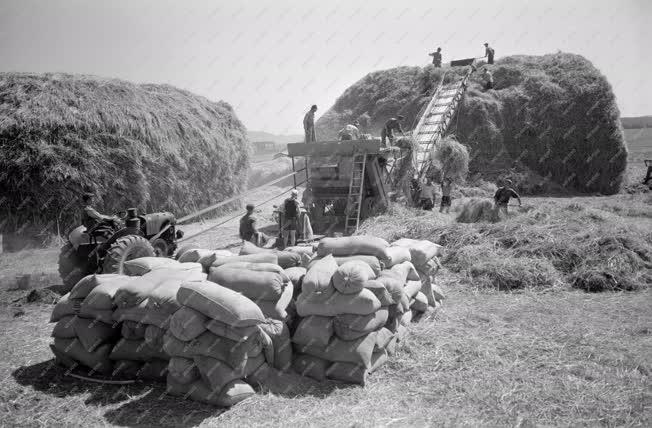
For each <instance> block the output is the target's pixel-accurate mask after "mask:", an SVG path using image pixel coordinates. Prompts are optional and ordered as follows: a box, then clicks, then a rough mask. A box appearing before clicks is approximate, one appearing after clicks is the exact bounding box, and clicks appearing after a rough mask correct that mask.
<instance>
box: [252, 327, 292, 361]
mask: <svg viewBox="0 0 652 428" xmlns="http://www.w3.org/2000/svg"><path fill="white" fill-rule="evenodd" d="M259 327H260V328H261V329H262V330H263V331H264V332H265V333H266V334H267V335H268V336H269V337H270V339H272V347H273V352H274V361H273V362H270V361H268V363H269V364H270V365H271V366H272V367H274V368H275V369H277V370H280V371H283V372H286V371H288V370H290V367H291V366H292V342H290V330H289V329H288V326H287V324H285V323H284V322H282V321H276V320H266V321H265V322H263V323H261V324H260V325H259Z"/></svg>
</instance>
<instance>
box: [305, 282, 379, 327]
mask: <svg viewBox="0 0 652 428" xmlns="http://www.w3.org/2000/svg"><path fill="white" fill-rule="evenodd" d="M308 273H310V272H308ZM306 276H307V275H306ZM378 309H380V302H379V301H378V299H377V298H376V296H374V293H372V292H371V291H369V290H367V289H363V290H361V291H360V292H359V293H357V294H342V293H340V292H338V291H335V290H333V291H332V292H323V293H309V294H306V293H305V292H303V293H301V294H300V295H299V298H298V299H297V313H298V314H299V316H302V317H307V316H309V315H322V316H326V317H334V316H336V315H340V314H357V315H367V314H371V313H373V312H376V311H377V310H378Z"/></svg>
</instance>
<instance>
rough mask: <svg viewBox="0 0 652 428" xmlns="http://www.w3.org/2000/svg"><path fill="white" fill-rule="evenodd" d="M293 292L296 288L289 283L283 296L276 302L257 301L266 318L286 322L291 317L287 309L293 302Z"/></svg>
mask: <svg viewBox="0 0 652 428" xmlns="http://www.w3.org/2000/svg"><path fill="white" fill-rule="evenodd" d="M293 290H294V287H292V283H291V282H288V283H287V284H286V285H285V288H284V290H283V294H281V297H279V299H278V300H277V301H276V302H270V301H268V300H258V301H256V304H257V305H258V307H259V308H260V310H261V311H262V313H263V315H265V317H266V318H272V319H275V320H280V321H286V320H287V319H288V317H289V315H288V312H287V309H288V306H289V304H290V302H291V301H292V296H293V294H294V293H293Z"/></svg>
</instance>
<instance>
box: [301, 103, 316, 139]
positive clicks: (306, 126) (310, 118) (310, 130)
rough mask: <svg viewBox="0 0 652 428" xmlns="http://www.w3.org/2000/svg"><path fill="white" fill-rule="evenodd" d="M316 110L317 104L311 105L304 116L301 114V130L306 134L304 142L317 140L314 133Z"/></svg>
mask: <svg viewBox="0 0 652 428" xmlns="http://www.w3.org/2000/svg"><path fill="white" fill-rule="evenodd" d="M316 111H317V106H316V105H313V106H312V107H310V110H308V113H306V115H305V116H303V132H304V133H305V134H306V143H314V142H315V141H317V137H316V135H315V112H316Z"/></svg>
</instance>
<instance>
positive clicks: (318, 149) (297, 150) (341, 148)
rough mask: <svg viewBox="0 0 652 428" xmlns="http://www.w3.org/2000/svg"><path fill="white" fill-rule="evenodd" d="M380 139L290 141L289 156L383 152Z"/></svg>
mask: <svg viewBox="0 0 652 428" xmlns="http://www.w3.org/2000/svg"><path fill="white" fill-rule="evenodd" d="M383 152H384V150H381V146H380V140H379V139H374V140H348V141H320V142H316V143H290V144H288V155H289V156H331V155H341V156H353V154H354V153H367V154H371V155H373V154H381V153H383Z"/></svg>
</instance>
